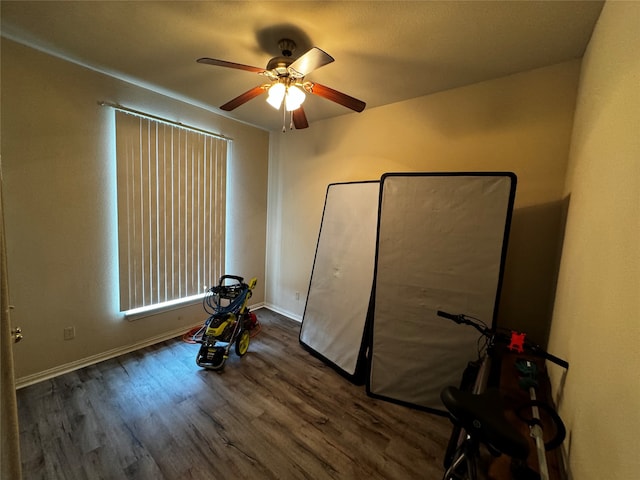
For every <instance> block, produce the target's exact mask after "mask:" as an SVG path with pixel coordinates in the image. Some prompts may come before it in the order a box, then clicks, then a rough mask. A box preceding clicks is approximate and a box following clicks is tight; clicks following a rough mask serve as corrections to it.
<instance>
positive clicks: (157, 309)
mask: <svg viewBox="0 0 640 480" xmlns="http://www.w3.org/2000/svg"><path fill="white" fill-rule="evenodd" d="M205 295H206V294H205V293H201V294H200V295H193V296H191V297H186V298H181V299H179V300H173V301H171V302H165V303H159V304H157V305H148V306H146V307H141V308H135V309H133V310H127V311H126V312H124V318H125V319H126V320H128V321H129V322H134V321H136V320H140V319H142V318H147V317H153V316H155V315H160V314H162V313H165V312H170V311H172V310H179V309H181V308H184V307H189V306H191V305H196V304H199V303H202V299H203V298H204V296H205Z"/></svg>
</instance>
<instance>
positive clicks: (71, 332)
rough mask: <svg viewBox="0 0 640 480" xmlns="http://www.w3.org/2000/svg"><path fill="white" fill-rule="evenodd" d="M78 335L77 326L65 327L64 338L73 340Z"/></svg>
mask: <svg viewBox="0 0 640 480" xmlns="http://www.w3.org/2000/svg"><path fill="white" fill-rule="evenodd" d="M75 336H76V328H75V327H64V339H65V340H72V339H74V338H75Z"/></svg>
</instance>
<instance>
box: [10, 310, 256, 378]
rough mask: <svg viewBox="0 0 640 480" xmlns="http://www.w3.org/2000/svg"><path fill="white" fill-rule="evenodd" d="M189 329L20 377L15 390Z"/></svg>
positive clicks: (160, 340)
mask: <svg viewBox="0 0 640 480" xmlns="http://www.w3.org/2000/svg"><path fill="white" fill-rule="evenodd" d="M264 306H265V305H264V302H263V303H259V304H256V305H251V306H249V309H250V310H258V309H260V308H262V307H264ZM197 326H199V325H193V326H192V327H194V328H195V327H197ZM189 328H190V327H180V328H177V329H175V330H171V331H169V332H165V333H162V334H160V335H156V336H154V337H150V338H147V339H144V340H141V341H139V342H136V343H134V344H131V345H126V346H124V347H117V348H114V349H111V350H107V351H106V352H102V353H98V354H96V355H91V356H89V357H85V358H81V359H79V360H75V361H73V362H69V363H65V364H64V365H59V366H57V367H53V368H50V369H48V370H44V371H42V372H38V373H34V374H31V375H27V376H24V377H20V378H17V379H16V389H20V388H24V387H28V386H29V385H33V384H35V383H39V382H43V381H44V380H49V379H51V378H54V377H57V376H59V375H64V374H65V373H69V372H73V371H74V370H79V369H81V368H84V367H89V366H91V365H95V364H96V363H99V362H103V361H104V360H109V359H111V358H115V357H119V356H120V355H124V354H126V353H131V352H134V351H136V350H139V349H141V348H145V347H148V346H150V345H155V344H156V343H160V342H164V341H165V340H169V339H171V338H175V337H178V336H180V335H183V334H185V333H186V332H188V331H189Z"/></svg>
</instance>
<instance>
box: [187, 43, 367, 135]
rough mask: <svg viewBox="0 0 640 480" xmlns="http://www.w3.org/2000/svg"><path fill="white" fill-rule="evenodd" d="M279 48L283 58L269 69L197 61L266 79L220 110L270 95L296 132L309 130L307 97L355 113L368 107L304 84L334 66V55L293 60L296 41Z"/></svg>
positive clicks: (317, 52) (273, 61)
mask: <svg viewBox="0 0 640 480" xmlns="http://www.w3.org/2000/svg"><path fill="white" fill-rule="evenodd" d="M278 47H279V48H280V50H281V51H282V56H279V57H274V58H272V59H271V60H269V63H267V68H266V69H265V68H259V67H252V66H249V65H243V64H241V63H234V62H227V61H226V60H217V59H215V58H207V57H204V58H199V59H198V60H196V61H197V62H198V63H206V64H208V65H214V66H218V67H228V68H236V69H238V70H246V71H248V72H255V73H258V74H259V75H263V76H265V77H267V80H268V81H267V82H266V83H264V84H262V85H258V86H256V87H253V88H252V89H250V90H248V91H246V92H244V93H243V94H241V95H239V96H237V97H236V98H234V99H232V100H229V101H228V102H227V103H225V104H224V105H222V106H221V107H220V108H221V109H222V110H225V111H227V112H230V111H231V110H234V109H235V108H238V107H239V106H240V105H243V104H244V103H246V102H248V101H249V100H251V99H253V98H255V97H257V96H259V95H261V94H262V93H265V92H268V94H269V97H268V98H267V102H268V103H269V104H270V105H271V106H272V107H274V108H276V109H280V108H282V107H283V115H286V112H287V111H289V112H291V123H292V126H295V128H296V129H301V128H307V127H308V126H309V123H308V122H307V117H306V115H305V113H304V109H303V108H302V102H304V100H305V98H306V94H307V93H310V94H313V95H318V96H319V97H322V98H326V99H327V100H331V101H332V102H335V103H338V104H340V105H342V106H344V107H347V108H350V109H351V110H355V111H356V112H361V111H362V110H364V107H365V106H366V103H365V102H363V101H362V100H358V99H357V98H354V97H351V96H349V95H347V94H345V93H342V92H339V91H337V90H334V89H332V88H329V87H326V86H324V85H321V84H319V83H315V82H311V81H306V80H305V77H306V76H307V75H308V74H309V73H311V72H313V71H314V70H316V69H318V68H320V67H323V66H324V65H327V64H329V63H331V62H333V61H334V59H333V57H332V56H331V55H329V54H328V53H326V52H324V51H323V50H321V49H319V48H317V47H313V48H311V49H310V50H308V51H307V52H305V53H304V54H303V55H302V56H300V57H299V58H297V59H296V60H294V59H293V58H292V54H293V52H294V50H295V48H296V44H295V42H294V41H293V40H289V39H282V40H280V41H279V42H278ZM284 130H285V129H284V126H283V131H284Z"/></svg>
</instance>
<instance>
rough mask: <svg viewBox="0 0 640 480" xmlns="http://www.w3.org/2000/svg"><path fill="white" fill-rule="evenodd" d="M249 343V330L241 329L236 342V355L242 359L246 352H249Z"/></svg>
mask: <svg viewBox="0 0 640 480" xmlns="http://www.w3.org/2000/svg"><path fill="white" fill-rule="evenodd" d="M250 341H251V334H250V333H249V330H245V329H243V330H242V331H241V332H240V335H239V336H238V339H237V340H236V353H237V354H238V356H240V357H243V356H244V354H245V353H247V350H249V342H250Z"/></svg>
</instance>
